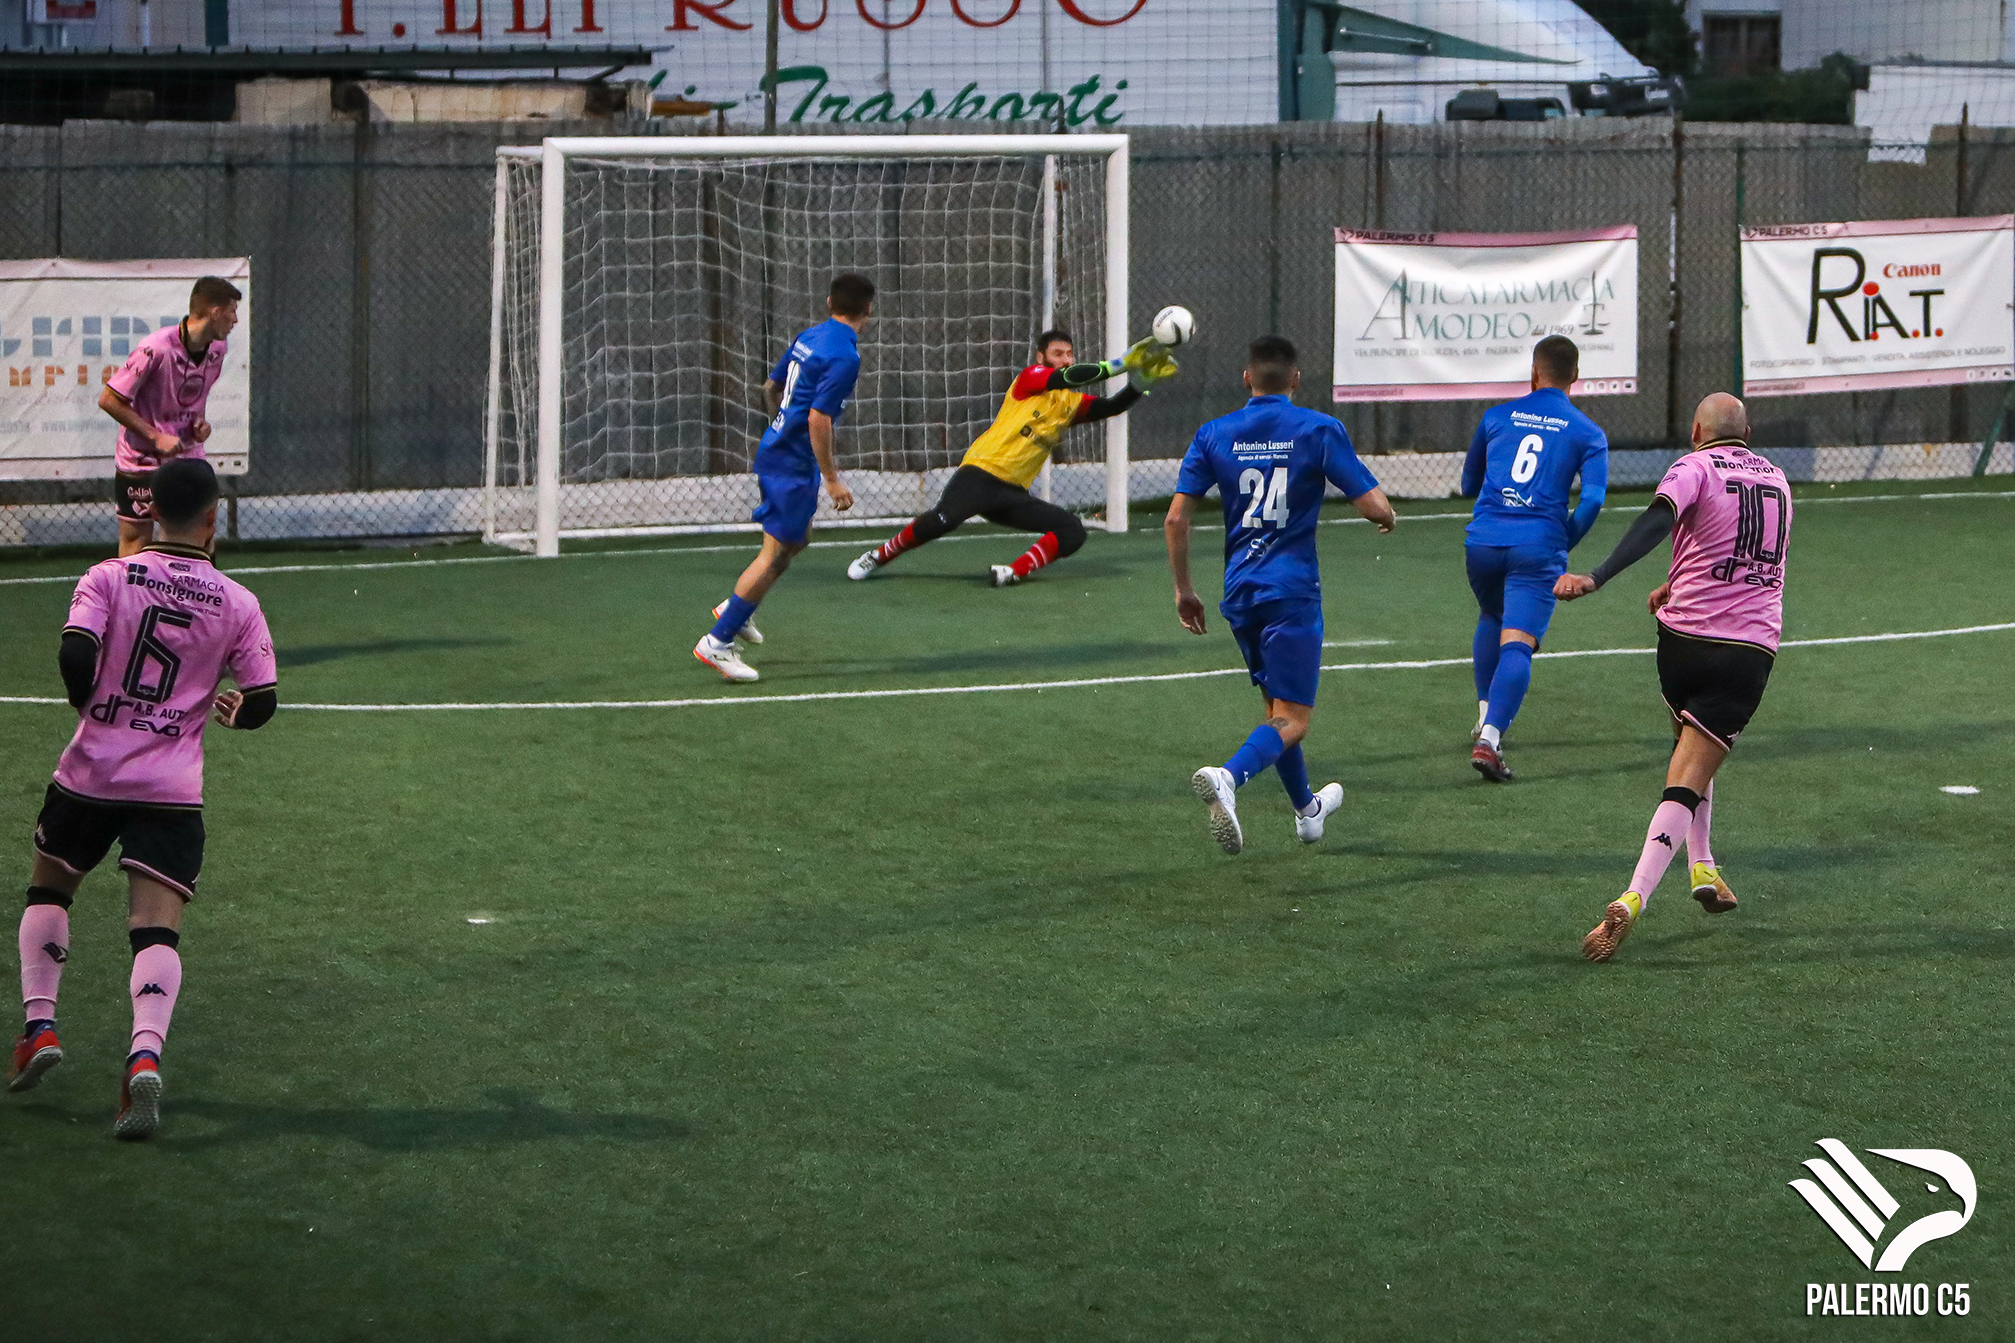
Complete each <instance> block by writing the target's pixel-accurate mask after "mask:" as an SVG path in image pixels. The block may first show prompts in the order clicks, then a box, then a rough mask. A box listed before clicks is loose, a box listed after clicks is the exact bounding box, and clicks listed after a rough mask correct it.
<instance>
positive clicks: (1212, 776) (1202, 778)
mask: <svg viewBox="0 0 2015 1343" xmlns="http://www.w3.org/2000/svg"><path fill="white" fill-rule="evenodd" d="M1189 791H1190V792H1192V793H1195V794H1196V795H1197V797H1198V798H1200V799H1202V801H1203V802H1204V803H1205V804H1206V805H1208V806H1209V807H1210V833H1211V838H1213V839H1215V840H1216V841H1217V846H1218V847H1219V848H1220V849H1223V850H1224V851H1225V852H1226V853H1237V852H1238V851H1239V850H1240V849H1243V848H1244V847H1245V831H1243V830H1241V829H1240V828H1239V824H1238V785H1237V784H1235V783H1233V782H1232V780H1231V771H1230V770H1228V769H1226V768H1225V767H1224V766H1222V765H1205V766H1204V767H1203V768H1202V769H1200V770H1198V771H1197V772H1196V773H1194V774H1192V775H1190V776H1189Z"/></svg>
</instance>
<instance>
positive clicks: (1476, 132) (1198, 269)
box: [0, 119, 2015, 544]
mask: <svg viewBox="0 0 2015 1343" xmlns="http://www.w3.org/2000/svg"><path fill="white" fill-rule="evenodd" d="M636 129H638V130H639V131H643V132H649V133H666V132H667V129H668V128H666V127H665V126H662V125H655V124H646V125H643V126H640V127H637V128H636ZM844 129H846V130H849V131H858V130H859V129H860V128H858V127H852V126H849V127H846V128H844ZM911 129H912V130H913V131H914V132H929V131H944V130H952V129H956V130H969V129H970V128H969V127H965V126H957V127H947V126H933V125H929V124H926V123H913V125H912V127H911ZM987 129H989V130H1006V129H1011V128H1010V127H1008V126H1006V125H992V124H990V125H989V126H988V127H987ZM1012 129H1025V130H1030V131H1036V130H1042V129H1044V128H1043V127H1039V126H1028V127H1014V128H1012ZM607 130H608V125H607V123H604V122H596V123H592V124H585V125H581V126H575V125H572V124H565V123H553V122H534V123H514V124H510V125H498V126H468V125H454V126H446V125H420V126H412V125H387V124H382V123H381V124H376V125H373V124H369V123H362V124H356V125H341V124H337V125H330V126H313V127H287V128H276V127H254V126H238V125H229V124H201V123H199V124H186V123H185V124H154V125H145V126H136V125H129V124H123V123H119V124H115V123H92V122H72V123H68V124H66V125H65V126H63V127H61V128H42V127H11V126H0V258H10V259H13V258H33V257H48V256H67V257H72V258H78V259H86V260H101V259H104V260H109V259H121V258H133V257H149V256H155V257H178V256H241V255H243V256H250V257H251V258H252V275H253V292H254V300H253V302H254V320H253V348H252V350H251V351H250V358H251V360H252V374H253V377H252V391H253V411H252V414H253V419H252V435H253V437H252V457H251V470H250V472H249V474H247V475H245V476H243V477H240V478H236V479H233V480H232V481H231V482H230V485H229V488H230V492H231V502H230V506H229V508H228V510H227V513H226V518H227V522H228V526H229V530H230V531H231V533H232V534H233V535H235V536H237V537H239V538H242V539H248V540H250V539H286V538H302V539H305V538H315V537H361V536H401V535H418V534H442V533H475V532H479V531H480V530H481V528H482V506H481V481H482V470H483V406H484V384H485V377H486V374H487V366H488V335H489V311H490V239H491V219H490V213H491V203H492V197H493V190H494V182H495V175H494V174H495V149H496V147H497V146H498V145H500V144H535V143H537V142H538V140H539V139H540V138H542V137H543V136H545V135H549V134H567V133H606V132H607ZM2008 212H2015V132H2008V131H1998V130H1996V131H1983V130H1979V129H1975V130H1974V131H1973V132H1972V133H1971V134H1970V135H1968V136H1961V135H1960V134H1958V133H1957V132H1956V131H1955V130H1950V129H1945V130H1941V131H1939V132H1938V133H1937V134H1936V135H1935V136H1934V138H1933V141H1932V143H1931V145H1930V147H1929V150H1928V152H1927V153H1926V155H1925V161H1924V162H1923V163H1921V164H1915V163H1898V162H1871V161H1870V159H1869V153H1868V142H1867V139H1866V133H1865V132H1862V131H1857V130H1856V129H1854V128H1851V127H1818V126H1740V125H1725V124H1713V125H1707V124H1702V125H1692V124H1688V125H1683V126H1678V127H1675V126H1674V125H1673V124H1671V123H1669V122H1665V121H1662V120H1660V121H1605V120H1599V119H1569V120H1566V121H1555V122H1550V123H1541V124H1515V123H1447V124H1436V125H1428V126H1380V125H1371V126H1366V125H1343V124H1311V123H1296V124H1286V125H1278V126H1262V127H1223V128H1208V129H1185V128H1142V129H1136V130H1134V131H1133V166H1132V201H1131V213H1132V225H1131V255H1132V259H1133V271H1132V318H1133V321H1132V326H1133V327H1134V329H1136V330H1140V329H1144V328H1145V326H1146V324H1147V321H1148V319H1149V318H1150V316H1151V315H1152V314H1153V313H1154V312H1155V310H1156V309H1158V308H1160V307H1161V306H1162V305H1164V304H1166V303H1182V304H1184V305H1185V306H1187V307H1189V308H1190V309H1192V310H1193V311H1194V312H1195V313H1196V314H1197V318H1198V322H1199V326H1200V330H1201V333H1202V339H1200V340H1199V341H1198V342H1197V343H1196V345H1194V346H1193V347H1192V348H1190V349H1189V350H1187V351H1185V352H1184V355H1183V373H1182V376H1181V377H1180V378H1178V379H1177V380H1176V381H1175V382H1173V383H1172V384H1169V385H1167V386H1165V387H1163V388H1162V389H1160V390H1159V391H1157V392H1156V394H1155V395H1154V396H1153V397H1151V398H1150V399H1149V401H1148V402H1147V403H1146V404H1144V405H1142V406H1141V407H1139V408H1138V409H1137V410H1135V411H1134V412H1133V415H1132V426H1133V428H1132V433H1131V439H1132V445H1131V452H1132V456H1133V458H1134V460H1135V463H1136V465H1135V471H1134V478H1133V493H1134V494H1135V495H1136V497H1152V496H1155V495H1160V494H1166V493H1168V491H1169V490H1170V489H1171V488H1172V486H1173V482H1174V465H1175V460H1176V459H1177V458H1179V457H1180V455H1181V453H1182V451H1183V448H1184V447H1185V446H1186V445H1187V443H1188V441H1189V438H1190V436H1191V434H1192V433H1193V432H1194V430H1195V428H1196V426H1197V425H1198V424H1199V423H1201V422H1202V421H1203V420H1205V419H1207V418H1210V417H1211V416H1213V415H1217V414H1222V413H1223V412H1224V411H1226V410H1228V409H1230V408H1232V407H1234V406H1235V405H1237V404H1238V401H1239V397H1240V394H1241V393H1240V387H1239V377H1238V374H1239V369H1240V367H1241V366H1242V363H1243V356H1244V347H1245V342H1246V341H1247V340H1248V339H1249V338H1250V337H1251V336H1253V335H1256V334H1259V333H1262V332H1267V331H1277V332H1280V333H1281V334H1284V335H1287V336H1289V337H1291V338H1292V339H1293V340H1294V341H1295V342H1296V343H1297V344H1298V345H1299V346H1300V348H1301V350H1302V362H1303V366H1304V369H1305V370H1306V373H1305V378H1306V382H1307V391H1306V393H1305V396H1304V399H1305V400H1308V401H1310V402H1311V403H1316V404H1322V403H1325V402H1326V396H1327V394H1326V392H1324V391H1322V390H1321V389H1322V388H1323V387H1324V386H1325V385H1326V381H1327V378H1328V369H1329V366H1330V362H1331V345H1332V341H1331V326H1332V322H1333V303H1334V300H1333V293H1334V274H1333V251H1332V249H1333V233H1332V230H1333V229H1334V228H1336V227H1337V226H1350V227H1374V228H1375V227H1384V228H1388V229H1401V230H1423V229H1443V230H1460V231H1500V230H1501V231H1518V232H1526V231H1538V230H1554V229H1568V228H1589V227H1597V226H1603V225H1614V224H1626V223H1628V224H1635V225H1636V226H1637V230H1638V239H1639V264H1640V274H1639V305H1640V306H1639V330H1638V391H1637V393H1636V394H1635V395H1633V396H1622V397H1603V398H1591V399H1590V400H1589V401H1588V402H1587V403H1586V408H1587V409H1588V410H1589V412H1590V413H1591V414H1592V415H1593V416H1594V417H1595V418H1596V419H1597V421H1598V422H1599V423H1601V424H1603V425H1604V426H1605V428H1607V429H1608V431H1609V434H1610V439H1611V442H1612V443H1613V444H1614V445H1615V446H1616V447H1617V448H1618V449H1619V450H1622V451H1620V452H1619V457H1618V470H1617V472H1616V474H1617V476H1618V478H1619V479H1621V480H1623V481H1625V482H1626V483H1629V482H1631V481H1633V480H1636V479H1640V478H1641V479H1643V480H1647V481H1648V480H1650V479H1655V477H1656V475H1657V473H1658V471H1659V470H1661V469H1662V466H1663V463H1664V462H1665V461H1666V460H1668V459H1669V457H1670V455H1671V453H1672V451H1673V450H1674V449H1675V448H1676V446H1677V445H1678V444H1679V443H1681V442H1682V441H1683V439H1684V437H1685V434H1686V431H1687V427H1688V422H1689V419H1690V415H1691V410H1692V406H1693V404H1694V403H1695V402H1696V401H1697V400H1698V399H1699V397H1700V396H1702V395H1704V394H1705V393H1707V392H1709V391H1714V390H1720V389H1725V388H1727V387H1729V386H1730V385H1731V383H1732V382H1733V381H1734V378H1735V367H1734V363H1735V353H1736V340H1735V338H1736V313H1737V311H1738V296H1737V293H1736V278H1735V259H1736V230H1737V228H1738V226H1739V225H1741V224H1776V223H1799V222H1808V221H1816V220H1851V219H1887V218H1915V217H1920V216H1938V215H1951V214H1970V215H1983V214H1998V213H2008ZM808 316H815V314H808ZM1030 334H1031V335H1032V334H1033V332H1031V333H1030ZM1080 336H1081V338H1082V339H1083V340H1084V343H1085V345H1086V347H1087V350H1086V352H1087V353H1089V352H1090V350H1089V346H1090V344H1091V333H1089V332H1082V333H1080ZM1103 353H1106V354H1114V353H1117V351H1104V352H1103ZM232 357H233V358H240V357H243V355H242V354H240V353H238V352H235V351H234V352H233V354H232ZM999 371H1000V374H1001V378H1002V381H1003V384H1004V382H1005V379H1006V377H1007V376H1008V374H1009V373H1010V372H1011V370H1010V369H1009V368H1007V367H1005V366H1004V367H1003V368H1001V369H1000V370H999ZM751 376H752V377H753V376H756V375H754V374H752V375H751ZM758 380H759V378H758ZM2001 392H2002V389H2000V388H1994V387H1976V388H1971V389H1967V388H1908V389H1897V390H1888V391H1875V392H1860V393H1842V394H1832V395H1826V396H1807V397H1786V398H1781V399H1774V400H1768V401H1757V402H1756V403H1754V405H1753V406H1752V410H1753V412H1754V415H1755V419H1756V422H1757V434H1756V437H1757V442H1758V444H1759V445H1760V446H1763V447H1765V448H1767V449H1773V450H1776V451H1777V453H1778V455H1779V456H1780V458H1782V459H1783V460H1785V462H1786V464H1787V466H1788V467H1790V468H1791V469H1792V470H1793V471H1794V474H1796V473H1800V472H1802V473H1804V474H1807V475H1813V476H1818V477H1821V478H1826V477H1829V476H1830V477H1832V478H1842V477H1852V476H1858V475H1897V474H1917V475H1925V476H1930V475H1946V474H1963V473H1964V472H1965V471H1967V470H1969V469H1971V466H1972V452H1971V451H1969V450H1968V449H1966V448H1965V447H1964V446H1963V445H1966V444H1969V443H1970V444H1973V445H1978V444H1979V443H1980V442H1981V441H1982V440H1983V439H1985V438H1986V437H1988V436H1989V435H1990V433H1992V432H1993V430H1994V428H1995V426H1997V425H1998V424H1999V423H2000V421H2001V416H2002V412H2003V398H2002V395H2001ZM1483 408H1484V407H1483V404H1482V403H1472V402H1412V403H1402V404H1388V405H1351V406H1344V407H1340V408H1338V409H1339V410H1340V412H1341V417H1342V418H1343V420H1344V421H1345V423H1346V424H1347V425H1348V426H1349V428H1350V431H1351V433H1352V435H1353V437H1354V438H1355V439H1356V440H1357V442H1358V444H1359V445H1360V447H1361V448H1362V449H1363V450H1364V451H1366V452H1367V453H1372V454H1384V455H1387V460H1386V461H1385V462H1384V463H1383V464H1382V465H1381V466H1380V475H1381V477H1382V478H1383V479H1384V480H1385V482H1386V484H1387V486H1388V488H1390V489H1392V490H1393V491H1394V492H1395V493H1401V494H1407V495H1414V496H1435V495H1443V494H1446V493H1448V492H1449V491H1450V490H1451V489H1452V487H1453V484H1454V481H1455V479H1456V476H1457V474H1458V473H1459V465H1458V459H1457V458H1456V457H1455V456H1454V455H1453V454H1458V453H1459V452H1460V450H1461V449H1462V448H1463V447H1464V446H1466V444H1467V443H1468V440H1469V435H1470V432H1471V430H1472V429H1473V427H1474V425H1475V421H1476V417H1477V415H1478V414H1479V413H1480V412H1481V411H1482V409H1483ZM111 433H112V429H111V426H110V424H109V422H108V424H107V440H108V444H109V440H110V438H111ZM1096 433H1097V430H1096V429H1095V428H1093V429H1086V430H1076V431H1073V441H1072V442H1070V443H1068V444H1067V445H1066V448H1065V450H1064V452H1063V453H1062V454H1061V455H1062V456H1063V457H1064V459H1065V460H1073V459H1079V458H1083V457H1084V456H1085V455H1086V454H1087V453H1089V452H1095V451H1096V440H1095V438H1094V437H1092V436H1093V435H1096ZM1941 445H1942V446H1941ZM847 446H848V445H847V443H846V435H845V429H844V426H842V433H841V444H840V449H841V461H842V464H843V465H845V464H846V462H847ZM1835 448H1838V449H1841V451H1831V449H1835ZM1850 450H1851V451H1850ZM1976 450H1977V449H1976ZM2008 452H2009V449H2008V448H2007V446H2006V445H2005V444H2004V445H2003V446H2002V447H2001V448H2000V449H1999V450H1998V455H1997V456H1996V457H1995V459H1994V466H1995V469H2000V470H2006V469H2008V463H2007V458H2008ZM108 495H109V490H108V488H107V487H106V486H105V484H104V483H102V482H0V544H23V543H26V544H64V543H74V542H105V541H109V539H110V538H111V537H112V535H113V534H114V528H113V523H112V515H111V508H110V505H109V498H108Z"/></svg>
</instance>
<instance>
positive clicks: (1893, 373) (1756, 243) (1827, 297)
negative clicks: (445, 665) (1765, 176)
mask: <svg viewBox="0 0 2015 1343" xmlns="http://www.w3.org/2000/svg"><path fill="white" fill-rule="evenodd" d="M1742 377H1743V383H1744V391H1746V392H1747V394H1748V395H1750V396H1799V395H1803V394H1806V393H1809V392H1857V391H1863V390H1866V389H1869V388H1877V387H1936V386H1941V385H1945V384H1949V383H1967V382H2006V381H2008V380H2010V379H2011V378H2015V215H1996V216H1992V217H1987V218H1980V219H1894V220H1867V221H1863V222H1860V223H1852V224H1782V225H1778V226H1775V227H1771V228H1745V229H1743V230H1742Z"/></svg>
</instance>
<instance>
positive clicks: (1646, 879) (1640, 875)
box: [1630, 801, 1693, 907]
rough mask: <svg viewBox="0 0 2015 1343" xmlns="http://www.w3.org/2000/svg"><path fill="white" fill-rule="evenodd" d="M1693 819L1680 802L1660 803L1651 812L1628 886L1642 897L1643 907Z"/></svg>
mask: <svg viewBox="0 0 2015 1343" xmlns="http://www.w3.org/2000/svg"><path fill="white" fill-rule="evenodd" d="M1692 821H1693V813H1692V812H1691V811H1689V810H1687V807H1686V804H1685V803H1683V802H1672V801H1666V802H1661V803H1659V804H1658V810H1657V811H1654V812H1652V813H1651V828H1650V829H1649V830H1647V831H1645V832H1644V852H1643V853H1641V854H1639V855H1638V857H1637V870H1636V871H1635V872H1633V873H1631V874H1630V889H1631V890H1633V891H1636V892H1637V893H1638V894H1639V895H1640V896H1642V897H1644V904H1645V906H1646V907H1649V906H1650V904H1651V893H1652V892H1653V891H1655V890H1657V889H1658V882H1659V879H1660V878H1661V877H1663V876H1664V875H1665V868H1666V865H1667V864H1669V863H1671V861H1672V855H1673V854H1674V853H1675V852H1677V851H1678V848H1679V843H1680V841H1681V840H1683V839H1685V838H1686V827H1687V826H1688V825H1690V824H1691V823H1692Z"/></svg>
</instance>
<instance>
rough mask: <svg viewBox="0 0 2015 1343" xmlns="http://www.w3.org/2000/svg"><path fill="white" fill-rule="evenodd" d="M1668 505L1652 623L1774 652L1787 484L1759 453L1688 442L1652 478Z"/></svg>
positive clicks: (1787, 525) (1731, 444)
mask: <svg viewBox="0 0 2015 1343" xmlns="http://www.w3.org/2000/svg"><path fill="white" fill-rule="evenodd" d="M1657 497H1658V498H1660V499H1663V500H1665V501H1666V502H1667V503H1669V504H1671V505H1672V512H1673V514H1674V516H1675V518H1676V519H1677V521H1676V522H1675V524H1674V526H1673V529H1672V569H1671V574H1670V578H1671V583H1672V599H1671V600H1670V601H1668V602H1667V603H1666V604H1665V605H1664V606H1662V607H1660V608H1659V610H1658V619H1659V623H1661V624H1663V625H1664V626H1665V627H1666V628H1668V629H1671V630H1673V631H1675V632H1677V633H1680V634H1685V635H1690V636H1692V637H1693V638H1696V639H1720V640H1726V641H1731V642H1735V643H1745V644H1754V645H1755V646H1756V647H1758V648H1762V649H1765V650H1767V651H1769V652H1772V653H1775V652H1776V651H1777V642H1778V640H1779V639H1780V638H1781V637H1783V632H1784V562H1785V556H1786V553H1787V552H1788V550H1789V549H1790V545H1791V485H1790V482H1789V481H1787V480H1786V479H1785V478H1784V473H1783V472H1782V471H1780V470H1778V469H1777V466H1776V464H1775V463H1773V462H1771V461H1770V460H1769V459H1768V458H1766V457H1761V456H1759V455H1757V454H1756V453H1753V452H1751V451H1750V450H1749V449H1748V447H1747V446H1745V445H1744V444H1742V443H1740V442H1736V441H1733V440H1729V441H1726V442H1719V443H1707V444H1703V445H1702V446H1700V447H1698V448H1695V449H1694V450H1693V451H1692V452H1689V453H1687V454H1686V455H1685V456H1684V457H1681V458H1680V459H1679V460H1678V461H1676V462H1674V463H1673V464H1672V469H1671V470H1669V471H1667V472H1666V473H1665V478H1664V479H1663V480H1661V481H1659V482H1658V496H1657Z"/></svg>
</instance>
